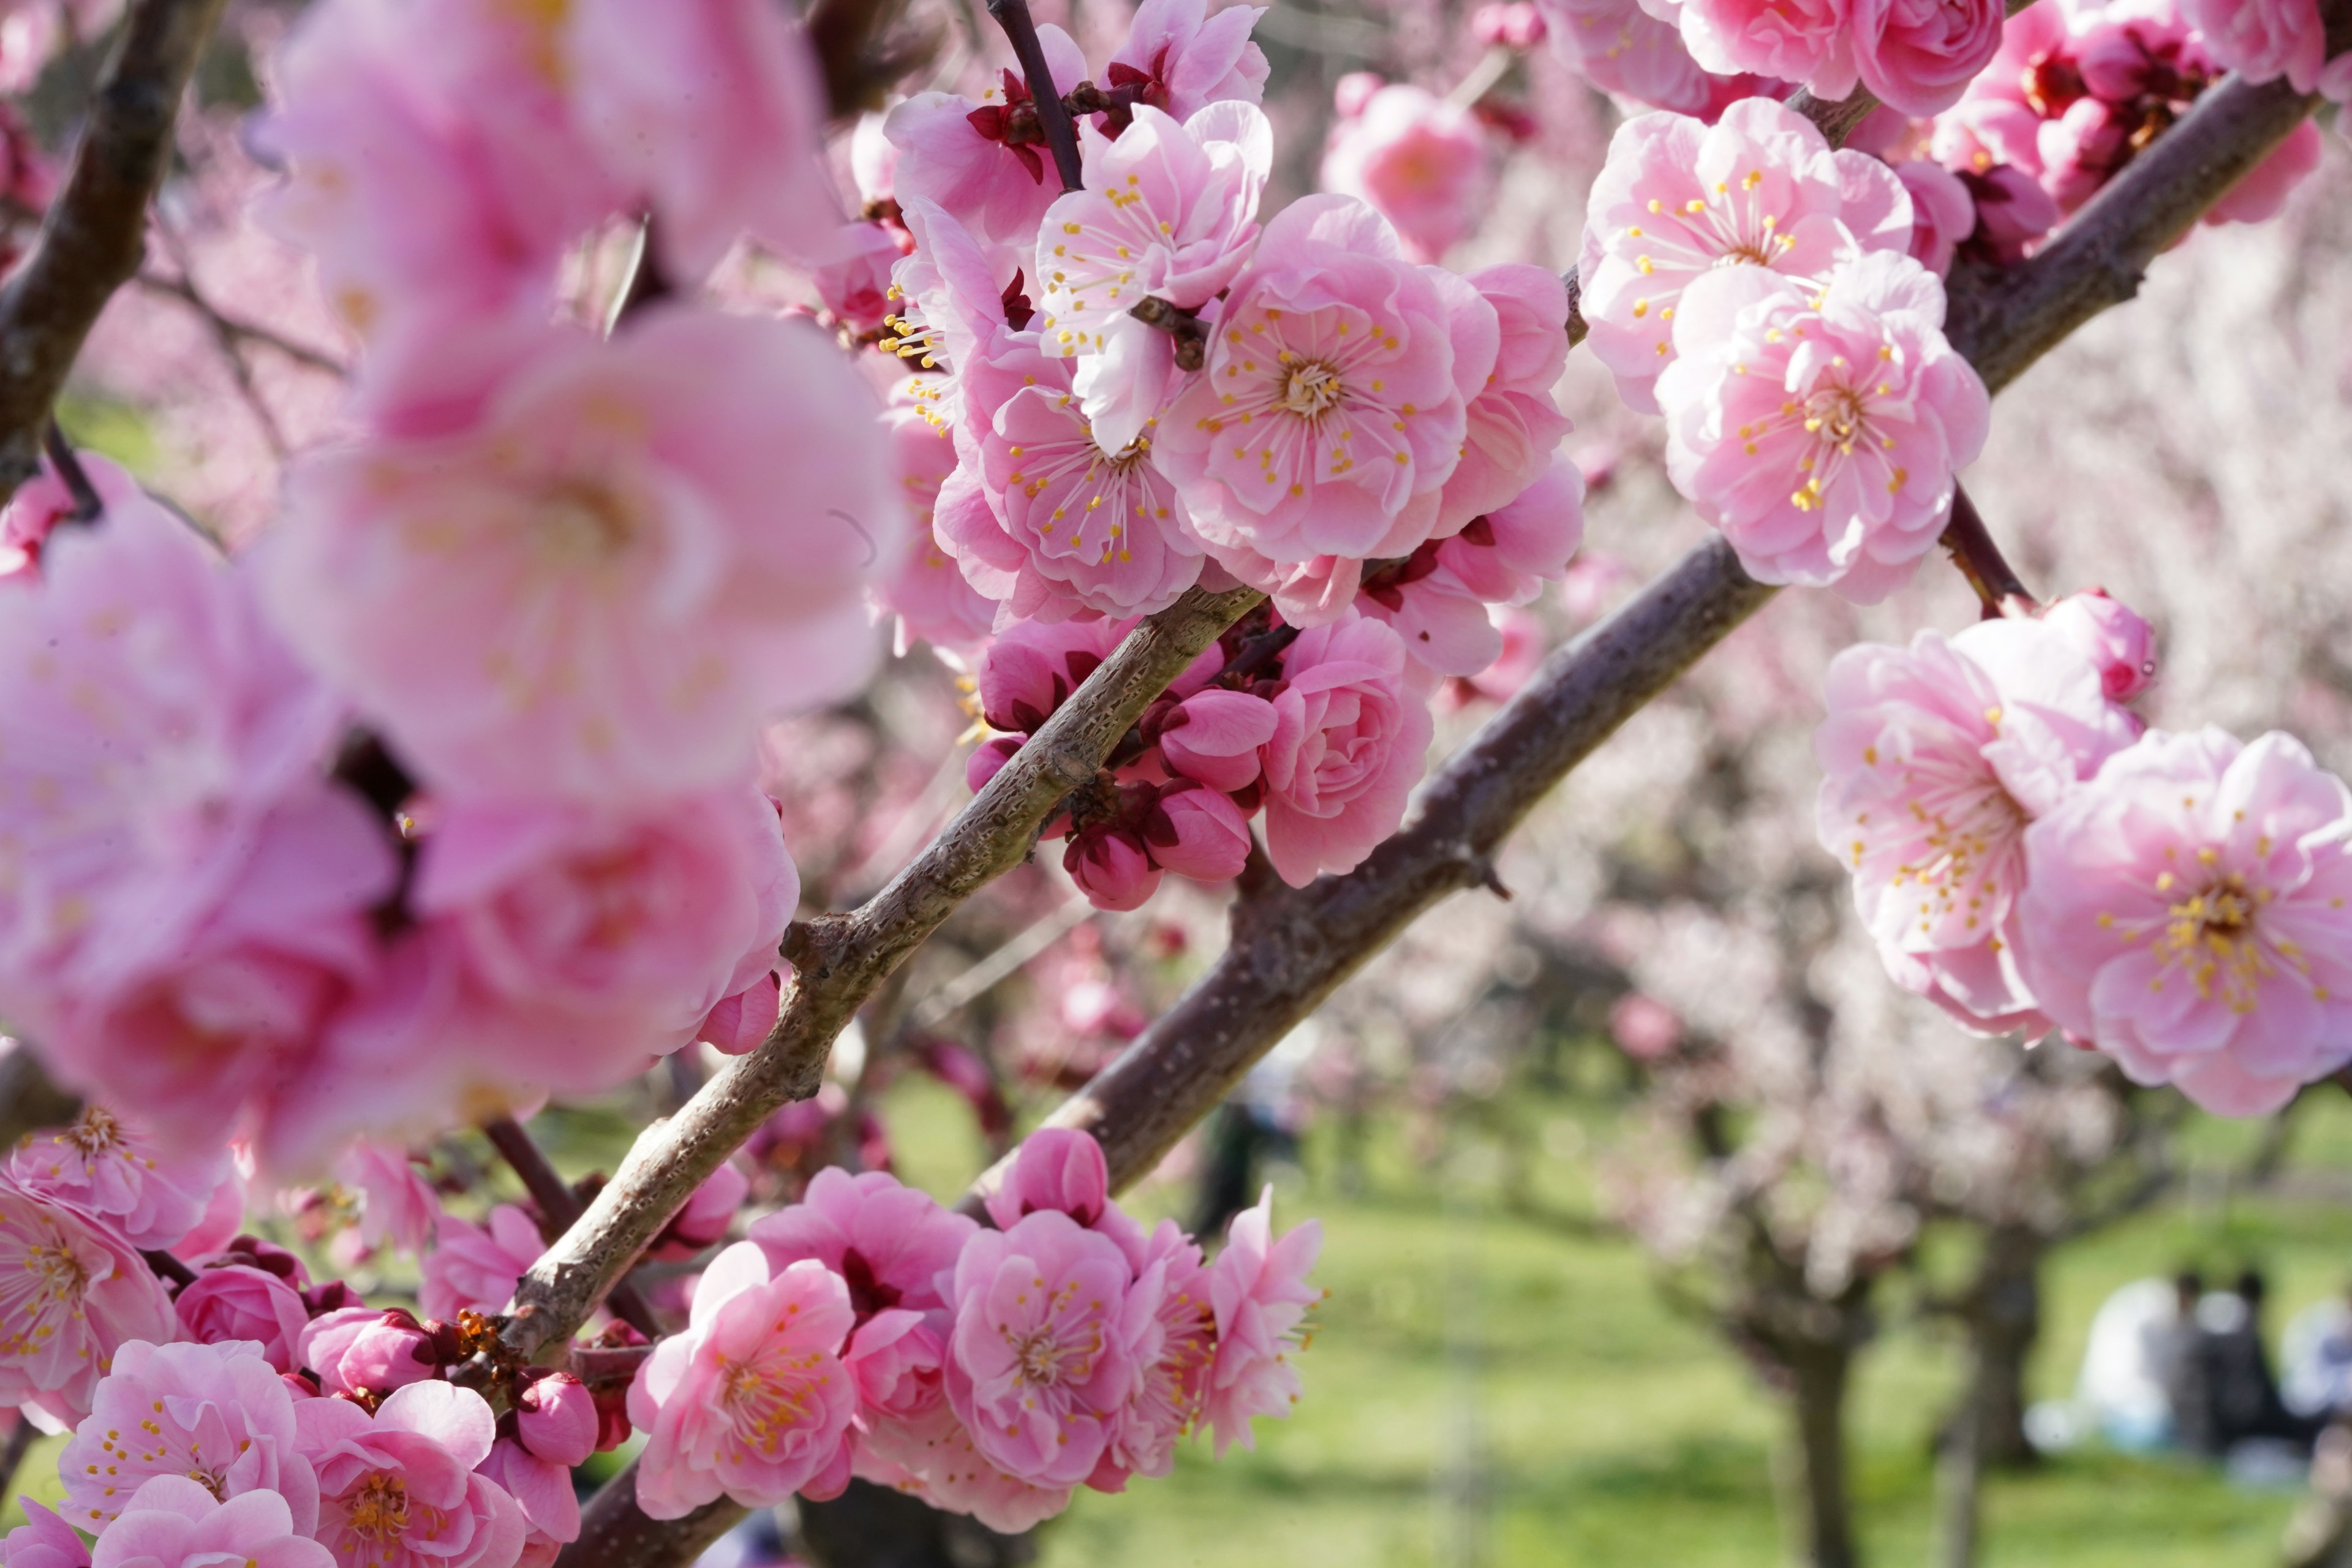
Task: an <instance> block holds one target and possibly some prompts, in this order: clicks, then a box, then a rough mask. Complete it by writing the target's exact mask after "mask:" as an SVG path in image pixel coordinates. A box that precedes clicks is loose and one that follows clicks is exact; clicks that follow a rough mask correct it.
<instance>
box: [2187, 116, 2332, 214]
mask: <svg viewBox="0 0 2352 1568" xmlns="http://www.w3.org/2000/svg"><path fill="white" fill-rule="evenodd" d="M2320 142H2321V137H2320V132H2319V127H2318V126H2317V125H2315V124H2314V123H2313V122H2312V121H2308V120H2305V121H2300V122H2299V123H2298V124H2297V125H2296V126H2295V128H2294V130H2293V131H2290V132H2287V134H2286V138H2285V139H2284V141H2282V142H2280V143H2279V144H2278V146H2277V147H2276V148H2275V149H2274V150H2273V152H2272V153H2271V155H2270V156H2269V157H2267V158H2264V159H2263V161H2262V162H2261V163H2257V164H2255V165H2254V167H2253V170H2252V173H2251V174H2247V175H2246V177H2245V178H2244V179H2242V180H2240V181H2239V182H2238V183H2237V184H2234V185H2232V186H2231V187H2230V189H2229V191H2228V193H2227V194H2225V195H2223V196H2222V197H2221V200H2220V201H2217V202H2215V203H2214V204H2213V205H2211V206H2210V207H2208V208H2206V209H2205V214H2204V216H2203V218H2202V219H2201V220H2200V221H2202V222H2204V223H2208V224H2222V223H2268V222H2269V221H2270V220H2271V219H2273V218H2274V217H2276V216H2278V215H2279V214H2280V212H2281V211H2283V210H2284V208H2285V206H2286V199H2287V197H2288V196H2289V195H2292V194H2293V193H2294V188H2295V187H2296V186H2297V185H2300V184H2303V182H2304V181H2305V180H2306V179H2308V178H2309V177H2310V176H2311V174H2313V173H2314V172H2315V170H2317V169H2318V167H2319V152H2320Z"/></svg>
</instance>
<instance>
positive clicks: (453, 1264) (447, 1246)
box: [416, 1204, 547, 1323]
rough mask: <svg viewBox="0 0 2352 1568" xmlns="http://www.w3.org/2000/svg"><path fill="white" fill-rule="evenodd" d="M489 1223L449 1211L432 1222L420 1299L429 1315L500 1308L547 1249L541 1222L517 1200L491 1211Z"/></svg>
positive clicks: (452, 1316) (452, 1317) (447, 1318)
mask: <svg viewBox="0 0 2352 1568" xmlns="http://www.w3.org/2000/svg"><path fill="white" fill-rule="evenodd" d="M488 1222H489V1223H488V1225H487V1226H480V1225H476V1224H475V1223H474V1222H473V1221H471V1220H469V1219H460V1218H459V1217H457V1215H451V1214H445V1215H442V1216H441V1218H440V1221H439V1222H438V1223H437V1224H436V1226H435V1227H434V1247H433V1250H432V1251H430V1252H428V1253H426V1254H425V1278H424V1279H423V1281H422V1282H421V1283H420V1284H419V1285H418V1286H417V1289H416V1302H417V1305H418V1306H420V1307H422V1308H424V1309H425V1316H426V1317H428V1318H439V1319H440V1320H442V1321H444V1322H452V1323H454V1322H456V1321H457V1314H458V1313H459V1312H460V1311H462V1310H466V1309H467V1308H471V1309H472V1310H475V1311H477V1312H502V1311H504V1310H506V1305H507V1303H508V1302H509V1300H513V1298H514V1288H515V1281H516V1280H518V1279H521V1278H522V1277H523V1275H524V1273H525V1272H526V1271H528V1270H529V1269H530V1266H531V1265H532V1264H534V1263H536V1262H538V1261H539V1255H540V1254H541V1252H543V1251H545V1250H546V1249H547V1244H546V1242H544V1241H542V1240H541V1238H540V1234H539V1226H537V1225H536V1224H535V1223H533V1222H532V1220H531V1217H530V1215H528V1214H526V1213H524V1212H523V1211H522V1210H521V1209H520V1208H519V1207H517V1206H516V1205H513V1204H499V1205H498V1206H497V1207H495V1208H493V1209H491V1210H490V1212H489V1215H488Z"/></svg>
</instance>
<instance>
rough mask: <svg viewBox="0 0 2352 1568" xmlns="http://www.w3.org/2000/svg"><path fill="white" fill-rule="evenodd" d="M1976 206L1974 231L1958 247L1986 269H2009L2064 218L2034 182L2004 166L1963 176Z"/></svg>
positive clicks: (2013, 169)
mask: <svg viewBox="0 0 2352 1568" xmlns="http://www.w3.org/2000/svg"><path fill="white" fill-rule="evenodd" d="M1960 183H1961V184H1964V185H1966V186H1967V187H1968V190H1969V199H1970V200H1971V201H1973V202H1974V203H1975V204H1976V216H1977V223H1976V227H1975V228H1974V229H1973V230H1971V231H1970V232H1969V236H1968V237H1967V238H1965V239H1964V240H1963V241H1962V242H1961V246H1960V249H1961V253H1962V254H1964V255H1966V256H1967V257H1968V258H1969V259H1970V260H1973V261H1980V262H1983V263H1984V264H1986V265H1987V266H1990V267H2014V266H2016V265H2017V264H2018V263H2019V262H2021V261H2022V260H2024V259H2025V257H2026V253H2027V252H2028V251H2030V250H2032V249H2033V248H2034V247H2036V246H2038V245H2040V244H2041V243H2042V239H2043V238H2044V237H2046V236H2047V235H2048V234H2049V233H2050V231H2051V230H2052V229H2053V228H2056V227H2057V226H2058V220H2059V218H2060V217H2061V216H2063V215H2062V214H2061V213H2060V212H2059V210H2058V204H2057V203H2056V202H2054V201H2053V200H2051V198H2050V195H2049V193H2048V192H2046V191H2044V190H2043V189H2042V186H2041V185H2040V184H2038V183H2037V182H2036V181H2035V180H2034V178H2033V177H2032V175H2031V174H2027V173H2026V172H2025V171H2024V170H2022V169H2021V168H2017V167H2015V166H2013V165H2011V164H2007V163H2003V164H2000V165H1999V166H1998V167H1996V168H1993V169H1990V170H1989V171H1987V172H1986V173H1984V174H1965V173H1964V174H1961V175H1960Z"/></svg>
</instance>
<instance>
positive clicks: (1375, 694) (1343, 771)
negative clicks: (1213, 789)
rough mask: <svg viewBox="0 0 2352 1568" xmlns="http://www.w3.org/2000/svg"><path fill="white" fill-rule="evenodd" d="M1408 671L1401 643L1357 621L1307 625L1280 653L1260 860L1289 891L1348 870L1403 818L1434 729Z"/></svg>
mask: <svg viewBox="0 0 2352 1568" xmlns="http://www.w3.org/2000/svg"><path fill="white" fill-rule="evenodd" d="M1405 669H1406V661H1405V651H1404V643H1403V641H1402V638H1400V637H1398V636H1397V634H1396V633H1395V632H1394V631H1393V630H1391V628H1390V627H1389V626H1385V625H1383V624H1382V623H1381V622H1379V621H1375V620H1370V619H1365V618H1361V617H1357V618H1353V619H1349V620H1344V621H1339V622H1337V623H1335V624H1333V625H1330V626H1315V627H1310V628H1309V629H1307V631H1304V632H1302V633H1300V634H1299V637H1298V640H1297V642H1295V643H1293V644H1291V645H1290V647H1289V649H1288V650H1287V651H1286V653H1285V654H1284V656H1283V664H1282V675H1283V689H1282V690H1281V691H1280V692H1279V693H1278V694H1276V697H1275V699H1274V709H1275V717H1276V722H1275V732H1274V738H1273V739H1272V740H1269V741H1268V742H1266V743H1265V747H1264V748H1263V749H1262V750H1261V752H1260V753H1259V755H1260V758H1261V760H1262V762H1263V765H1264V767H1265V787H1266V794H1265V850H1266V858H1268V859H1270V860H1272V861H1273V862H1274V868H1275V870H1276V872H1278V873H1280V875H1281V877H1282V879H1283V880H1284V881H1286V882H1288V883H1289V884H1290V885H1291V886H1292V887H1294V888H1303V887H1305V886H1306V885H1307V883H1309V882H1311V881H1313V880H1314V879H1315V878H1316V876H1317V875H1318V873H1320V872H1324V871H1334V872H1338V871H1350V870H1353V869H1354V868H1356V866H1357V865H1358V864H1359V863H1360V862H1361V861H1362V859H1363V858H1364V857H1365V856H1367V855H1369V854H1370V853H1371V852H1372V847H1373V846H1374V845H1376V844H1378V843H1380V841H1381V839H1383V838H1386V837H1388V836H1389V835H1390V834H1391V833H1393V832H1395V831H1396V828H1397V825H1398V823H1400V822H1402V820H1403V818H1404V805H1405V797H1406V796H1407V795H1409V794H1410V793H1411V792H1412V786H1413V785H1414V784H1416V783H1418V782H1420V779H1421V775H1422V773H1423V769H1425V768H1426V767H1427V765H1428V751H1429V742H1430V737H1431V735H1432V733H1433V731H1434V729H1435V724H1434V721H1433V720H1432V719H1431V717H1430V712H1429V705H1428V703H1427V702H1426V701H1425V700H1423V699H1422V698H1421V697H1419V696H1418V695H1416V694H1415V693H1413V692H1412V691H1411V690H1409V689H1407V687H1406V683H1405Z"/></svg>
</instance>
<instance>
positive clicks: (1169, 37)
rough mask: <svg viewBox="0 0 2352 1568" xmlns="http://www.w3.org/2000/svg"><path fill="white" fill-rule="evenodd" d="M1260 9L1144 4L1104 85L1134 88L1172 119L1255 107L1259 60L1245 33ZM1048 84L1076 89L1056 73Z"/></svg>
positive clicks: (1190, 1) (1170, 0) (1182, 2)
mask: <svg viewBox="0 0 2352 1568" xmlns="http://www.w3.org/2000/svg"><path fill="white" fill-rule="evenodd" d="M1266 10H1267V7H1265V6H1263V5H1227V6H1225V7H1223V9H1221V10H1219V11H1218V12H1217V13H1216V15H1214V16H1211V15H1209V8H1208V5H1207V0H1143V4H1142V5H1138V6H1137V7H1136V8H1135V16H1133V18H1132V19H1130V20H1129V24H1128V32H1127V41H1126V42H1125V43H1123V44H1121V45H1120V46H1119V47H1118V52H1116V53H1115V54H1113V55H1112V56H1111V58H1110V64H1109V66H1108V68H1107V69H1106V71H1105V72H1104V79H1105V82H1106V84H1107V85H1108V86H1111V87H1119V86H1122V85H1126V84H1129V83H1134V84H1139V85H1141V86H1142V87H1143V89H1144V95H1143V101H1144V102H1146V103H1148V104H1150V106H1151V107H1152V108H1154V109H1157V110H1162V111H1164V112H1166V113H1168V114H1170V115H1171V116H1173V117H1174V118H1176V119H1178V120H1190V119H1192V116H1194V115H1195V114H1198V113H1199V112H1200V111H1201V110H1203V109H1206V108H1207V107H1208V106H1209V105H1211V104H1213V103H1223V102H1239V103H1250V104H1255V103H1256V102H1258V101H1259V100H1261V99H1263V98H1264V97H1265V78H1266V61H1265V51H1264V50H1262V49H1260V48H1259V47H1257V46H1256V45H1255V44H1254V43H1252V42H1250V32H1251V30H1252V29H1253V28H1255V26H1257V21H1258V18H1259V17H1261V16H1265V13H1266ZM1054 81H1055V85H1056V86H1057V87H1059V88H1061V89H1062V90H1063V91H1065V92H1067V91H1068V90H1069V89H1071V88H1072V87H1073V86H1075V85H1076V82H1075V81H1068V82H1066V81H1064V80H1063V79H1062V77H1061V71H1060V68H1059V67H1058V66H1057V67H1055V76H1054Z"/></svg>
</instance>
